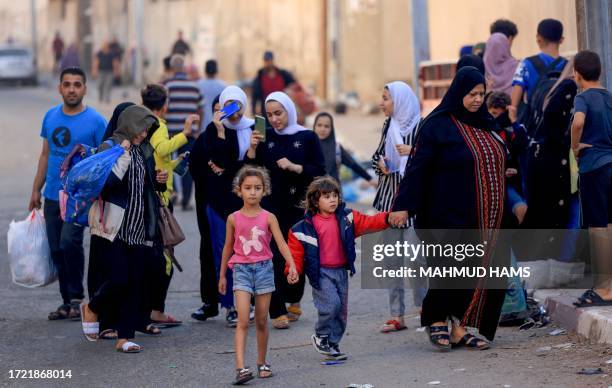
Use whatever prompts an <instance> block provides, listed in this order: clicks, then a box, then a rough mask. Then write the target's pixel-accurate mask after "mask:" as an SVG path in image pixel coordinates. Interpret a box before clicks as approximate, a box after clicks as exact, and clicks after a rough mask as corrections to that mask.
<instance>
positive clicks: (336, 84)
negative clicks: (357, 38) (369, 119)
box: [326, 0, 342, 102]
mask: <svg viewBox="0 0 612 388" xmlns="http://www.w3.org/2000/svg"><path fill="white" fill-rule="evenodd" d="M326 3H327V10H326V16H327V17H326V19H327V28H326V35H327V39H326V40H327V47H326V50H327V53H328V56H327V58H328V59H329V60H328V61H327V63H328V66H327V74H326V75H327V91H326V97H327V100H330V101H333V102H336V101H338V97H339V96H340V93H341V92H342V74H341V71H342V70H341V69H342V63H341V52H340V40H341V39H340V38H341V36H340V35H341V32H340V31H341V25H340V23H341V21H340V19H341V17H340V14H341V12H342V10H341V8H340V0H328V1H326Z"/></svg>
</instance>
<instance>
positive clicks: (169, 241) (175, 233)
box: [157, 194, 185, 247]
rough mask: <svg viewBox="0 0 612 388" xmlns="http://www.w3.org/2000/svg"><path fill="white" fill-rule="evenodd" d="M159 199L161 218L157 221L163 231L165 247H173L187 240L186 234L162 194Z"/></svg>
mask: <svg viewBox="0 0 612 388" xmlns="http://www.w3.org/2000/svg"><path fill="white" fill-rule="evenodd" d="M158 199H159V218H158V220H157V223H158V225H159V229H160V232H161V236H162V240H163V242H164V247H173V246H176V245H178V244H180V243H182V242H183V241H185V234H184V233H183V231H182V230H181V227H180V225H179V223H178V222H177V221H176V218H174V214H172V212H171V211H170V209H168V207H167V206H166V205H165V204H164V201H163V200H162V198H161V196H159V194H158Z"/></svg>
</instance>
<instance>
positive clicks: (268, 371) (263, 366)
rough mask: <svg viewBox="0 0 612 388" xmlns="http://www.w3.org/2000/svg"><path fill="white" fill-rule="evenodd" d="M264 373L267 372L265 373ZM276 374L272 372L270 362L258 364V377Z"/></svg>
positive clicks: (262, 377)
mask: <svg viewBox="0 0 612 388" xmlns="http://www.w3.org/2000/svg"><path fill="white" fill-rule="evenodd" d="M262 373H266V374H263V375H262ZM272 376H274V373H272V369H270V365H268V364H261V365H260V364H257V377H259V378H260V379H267V378H270V377H272Z"/></svg>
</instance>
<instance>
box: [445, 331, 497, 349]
mask: <svg viewBox="0 0 612 388" xmlns="http://www.w3.org/2000/svg"><path fill="white" fill-rule="evenodd" d="M478 343H480V345H478ZM462 346H465V347H466V348H468V349H470V350H486V349H489V344H488V343H487V341H485V340H483V339H480V338H478V337H476V336H473V335H472V334H470V333H467V334H466V335H464V336H463V337H462V338H461V339H460V340H459V342H457V343H451V347H452V348H453V349H454V348H459V347H462Z"/></svg>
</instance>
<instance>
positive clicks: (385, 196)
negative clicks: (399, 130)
mask: <svg viewBox="0 0 612 388" xmlns="http://www.w3.org/2000/svg"><path fill="white" fill-rule="evenodd" d="M389 122H390V120H389V119H387V120H385V123H384V125H383V129H382V136H381V138H380V143H379V144H378V148H377V149H376V151H375V152H374V155H372V168H373V169H374V172H375V173H376V175H378V188H377V189H376V197H374V203H373V206H374V208H375V209H376V210H378V211H381V212H387V211H390V210H391V206H392V205H393V199H394V198H395V194H396V193H397V189H398V188H399V185H400V182H401V180H402V177H401V175H400V173H399V172H394V173H392V174H388V175H385V174H384V173H383V172H382V171H381V169H380V168H379V167H378V161H379V160H380V159H381V158H384V157H385V142H386V140H387V132H388V131H389ZM416 133H417V131H416V130H415V131H412V133H411V134H408V135H406V136H405V137H403V141H404V144H409V145H412V144H414V140H415V137H416Z"/></svg>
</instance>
